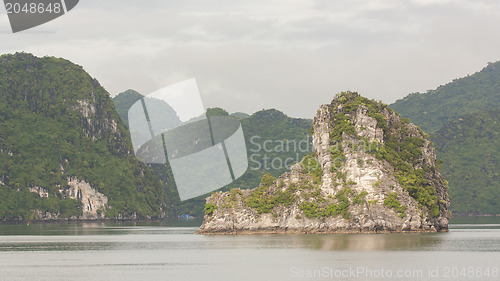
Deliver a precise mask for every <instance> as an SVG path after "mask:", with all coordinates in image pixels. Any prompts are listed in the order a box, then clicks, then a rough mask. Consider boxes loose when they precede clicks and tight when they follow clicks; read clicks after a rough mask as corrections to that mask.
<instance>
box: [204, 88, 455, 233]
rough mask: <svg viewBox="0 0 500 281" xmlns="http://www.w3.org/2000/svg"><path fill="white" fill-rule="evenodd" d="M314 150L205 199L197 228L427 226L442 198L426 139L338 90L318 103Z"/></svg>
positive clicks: (443, 212)
mask: <svg viewBox="0 0 500 281" xmlns="http://www.w3.org/2000/svg"><path fill="white" fill-rule="evenodd" d="M313 145H314V154H313V156H309V157H305V158H304V159H303V160H302V162H301V163H300V164H295V165H294V166H292V168H291V171H290V172H288V173H285V174H284V175H282V176H280V177H279V178H277V179H273V178H270V177H264V178H263V180H262V183H261V185H260V186H259V187H258V188H256V189H254V190H244V191H241V190H238V189H233V190H231V191H230V192H224V193H223V192H219V193H215V194H213V195H212V196H210V197H209V198H207V205H206V209H205V210H206V215H205V220H204V222H203V225H202V226H201V228H200V229H199V230H198V233H200V234H204V233H207V234H218V233H220V234H226V233H227V234H234V233H357V232H370V233H371V232H434V231H445V230H447V227H448V217H449V214H448V210H447V207H448V206H449V197H448V191H447V187H446V182H445V181H444V180H443V179H442V177H441V175H440V173H439V169H438V167H436V156H435V153H434V149H433V148H432V144H431V143H430V141H429V140H428V139H427V137H426V136H425V134H424V133H423V132H422V131H421V130H420V129H419V128H418V127H416V126H415V125H413V124H411V123H409V122H408V121H407V120H405V119H402V118H401V117H400V116H399V115H398V114H397V113H395V112H393V111H391V110H390V109H388V108H387V107H386V106H385V105H383V104H381V103H377V102H374V101H371V100H368V99H365V98H363V97H361V96H359V95H358V94H357V93H351V92H348V93H342V94H339V95H337V96H336V98H335V99H334V100H333V101H332V103H330V104H327V105H322V106H320V108H319V109H318V112H317V115H316V117H315V118H314V122H313Z"/></svg>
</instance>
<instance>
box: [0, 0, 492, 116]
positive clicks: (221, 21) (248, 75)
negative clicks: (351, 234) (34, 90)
mask: <svg viewBox="0 0 500 281" xmlns="http://www.w3.org/2000/svg"><path fill="white" fill-rule="evenodd" d="M464 3H466V4H464ZM471 3H473V4H471ZM498 5H499V4H498V3H497V2H496V1H489V0H484V1H440V2H438V3H436V2H435V1H434V2H432V1H430V0H414V1H406V0H405V1H403V0H374V1H369V2H367V1H352V0H344V1H331V0H328V1H327V0H324V1H323V0H321V1H320V0H318V1H313V0H310V1H307V0H290V1H279V0H273V1H264V0H262V1H234V0H231V1H230V0H219V1H206V0H195V1H190V0H187V1H159V0H155V1H147V2H145V1H131V0H125V1H96V0H94V1H91V0H89V1H80V4H79V5H78V6H77V7H76V8H75V9H74V10H72V11H71V12H70V13H68V14H67V15H65V16H64V17H61V18H60V19H57V20H55V21H53V22H51V23H49V24H46V25H43V26H40V27H38V28H36V29H33V30H32V31H31V32H29V33H28V32H26V33H20V34H16V35H13V34H10V33H9V32H3V33H2V31H3V30H9V31H10V28H9V27H8V26H7V27H6V26H3V25H6V24H7V21H6V20H5V19H3V20H2V19H1V18H0V24H1V25H2V26H0V49H1V50H2V51H3V52H15V51H27V52H33V53H35V54H37V55H54V56H58V57H65V58H68V59H70V60H72V61H74V62H76V63H78V64H80V65H83V66H84V67H85V69H86V70H87V71H89V72H90V73H91V75H93V76H95V77H96V78H97V79H99V81H101V84H103V85H104V86H105V88H107V90H108V91H110V92H111V93H112V94H117V93H118V92H120V91H123V90H125V89H128V88H133V89H136V90H138V91H139V92H141V93H143V94H147V93H149V92H152V91H154V90H156V89H158V88H161V87H164V86H167V85H169V84H172V83H175V82H179V81H182V80H184V79H188V78H192V77H194V78H196V79H197V80H198V82H199V87H200V91H201V93H202V95H203V98H204V100H205V103H206V105H207V106H222V107H224V108H226V109H228V110H229V111H245V112H248V113H252V112H254V111H256V110H259V109H262V108H269V107H276V108H278V109H280V110H283V111H285V113H287V114H290V115H294V116H303V117H312V115H314V113H315V112H316V108H317V107H318V105H319V104H321V103H326V102H329V100H330V99H331V98H332V97H333V95H334V94H335V93H336V92H338V91H342V90H357V91H359V92H360V93H361V94H363V95H366V96H368V97H371V98H375V99H381V100H384V101H385V102H388V103H390V102H392V101H394V100H395V99H397V98H401V97H403V96H405V95H406V94H408V93H410V92H415V91H425V90H427V89H431V88H435V87H437V86H438V85H440V84H443V83H446V82H448V81H450V80H451V79H453V78H457V77H460V76H464V75H467V74H470V73H473V72H475V71H477V70H479V69H481V68H482V67H483V66H485V65H486V63H487V62H488V61H496V60H498V59H500V31H499V30H498V26H500V16H499V13H500V8H499V6H498ZM1 16H2V15H0V17H1ZM4 16H5V15H4ZM5 17H6V16H5Z"/></svg>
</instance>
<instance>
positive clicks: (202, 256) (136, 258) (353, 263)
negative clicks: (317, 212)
mask: <svg viewBox="0 0 500 281" xmlns="http://www.w3.org/2000/svg"><path fill="white" fill-rule="evenodd" d="M200 223H201V222H199V221H193V222H187V223H181V222H165V223H149V224H130V223H129V224H126V223H122V224H116V223H68V224H31V225H29V226H27V225H0V280H85V281H89V280H107V281H115V280H117V281H118V280H120V281H123V280H176V281H183V280H207V281H208V280H210V281H211V280H213V281H221V280H231V281H239V280H273V281H274V280H500V276H499V269H500V217H485V218H463V219H460V218H457V219H454V220H453V221H452V224H451V225H450V231H449V232H447V233H431V234H366V235H365V234H356V235H352V234H351V235H241V236H201V235H194V234H193V232H194V231H195V230H196V229H197V226H198V225H199V224H200Z"/></svg>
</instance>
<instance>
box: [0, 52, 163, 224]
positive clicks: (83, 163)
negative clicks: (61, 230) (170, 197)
mask: <svg viewBox="0 0 500 281" xmlns="http://www.w3.org/2000/svg"><path fill="white" fill-rule="evenodd" d="M70 182H71V183H74V185H73V188H74V189H71V190H70ZM89 186H90V190H89V189H88V187H89ZM83 188H87V190H86V191H89V192H91V193H92V194H94V195H95V196H94V197H89V201H88V202H86V201H85V200H83V198H86V196H90V195H88V194H86V191H83V192H82V190H83ZM95 198H100V201H99V200H97V199H95ZM91 199H92V200H96V202H99V203H102V205H101V207H100V208H99V209H97V210H96V209H95V208H96V207H95V205H93V204H91V203H90V202H92V203H93V202H94V201H91ZM104 199H106V200H104ZM82 206H86V209H85V210H83V209H82ZM165 211H166V207H165V194H164V191H163V186H162V185H161V183H160V182H159V180H158V178H157V177H156V175H155V174H154V173H152V171H151V170H150V169H149V168H148V167H147V166H145V165H143V164H141V163H140V162H138V161H137V160H136V159H135V158H134V156H133V153H132V146H131V141H130V136H129V133H128V131H127V130H126V128H125V126H124V125H123V122H122V121H121V120H120V118H119V117H118V114H117V113H116V111H115V107H114V105H113V102H112V100H111V98H110V97H109V94H108V93H107V92H106V90H104V88H103V87H102V86H101V85H100V84H99V82H98V81H97V80H96V79H94V78H92V77H91V76H90V75H89V74H87V73H86V72H85V71H84V70H83V68H82V67H81V66H78V65H75V64H73V63H71V62H70V61H67V60H65V59H60V58H54V57H43V58H38V57H35V56H33V55H31V54H26V53H16V54H14V55H2V56H0V220H30V219H64V218H78V217H82V216H83V217H85V216H86V213H89V214H93V215H95V216H96V217H94V218H104V217H106V218H153V217H156V218H159V217H163V216H164V215H165Z"/></svg>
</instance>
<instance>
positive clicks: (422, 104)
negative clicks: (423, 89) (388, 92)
mask: <svg viewBox="0 0 500 281" xmlns="http://www.w3.org/2000/svg"><path fill="white" fill-rule="evenodd" d="M389 106H390V107H391V108H393V109H394V110H396V111H397V112H398V113H400V114H401V116H403V117H407V118H410V120H411V121H412V122H414V123H415V124H417V125H418V126H420V128H422V130H424V131H425V132H428V133H431V132H435V131H436V130H438V129H439V128H440V127H441V126H442V125H443V124H444V123H446V122H448V121H454V120H456V119H458V118H459V117H460V116H463V115H467V114H470V113H473V112H476V111H478V110H488V109H496V108H500V61H498V62H495V63H489V64H488V66H486V67H485V68H483V69H482V70H481V71H479V72H476V73H474V74H473V75H469V76H467V77H463V78H460V79H455V80H453V82H450V83H448V84H446V85H444V86H440V87H438V88H437V89H436V90H430V91H428V92H427V93H424V94H421V93H414V94H410V95H408V96H406V97H404V98H403V99H400V100H397V101H396V102H395V103H393V104H391V105H389Z"/></svg>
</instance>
